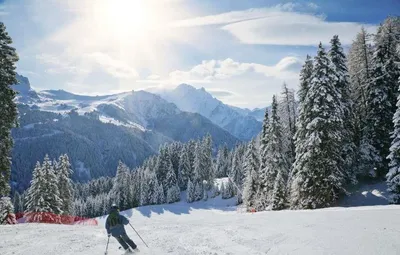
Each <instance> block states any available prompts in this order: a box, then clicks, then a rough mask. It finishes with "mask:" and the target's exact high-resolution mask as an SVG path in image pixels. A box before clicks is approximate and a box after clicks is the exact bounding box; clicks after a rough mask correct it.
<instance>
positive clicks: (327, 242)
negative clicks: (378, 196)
mask: <svg viewBox="0 0 400 255" xmlns="http://www.w3.org/2000/svg"><path fill="white" fill-rule="evenodd" d="M233 202H234V201H233V200H232V199H231V200H221V199H220V198H216V199H213V200H209V201H207V202H203V201H201V202H196V203H193V204H191V205H187V204H185V203H182V202H180V203H177V204H172V205H160V206H148V207H143V208H139V209H133V210H129V211H126V212H123V213H124V214H125V215H126V216H128V217H129V218H130V220H131V223H132V224H133V226H134V227H135V228H136V230H137V231H138V232H139V233H140V234H141V235H142V237H143V238H144V239H145V241H146V242H147V243H148V245H149V246H150V249H147V248H146V247H145V246H144V245H143V243H142V242H141V241H140V239H139V238H138V237H137V236H136V234H135V232H134V231H133V230H132V229H130V228H129V227H127V233H128V234H129V236H131V238H132V239H133V240H134V241H135V242H136V243H137V244H138V245H139V247H140V249H141V251H142V252H141V253H140V254H154V255H159V254H178V255H181V254H182V255H183V254H188V255H189V254H190V255H192V254H202V255H204V254H212V255H220V254H252V255H253V254H254V255H255V254H307V255H309V254H340V255H344V254H352V255H353V254H362V255H366V254H371V255H377V254H384V255H391V254H393V255H394V254H400V242H399V240H400V230H399V226H400V217H399V215H400V206H394V205H391V206H389V205H387V206H368V207H354V208H328V209H322V210H314V211H281V212H261V213H254V214H251V213H238V212H237V211H236V209H235V207H232V206H229V205H230V204H233ZM104 219H105V218H104V217H103V218H99V225H98V226H85V225H75V226H65V225H47V224H19V225H14V226H0V254H2V255H11V254H12V255H18V254H21V255H22V254H23V255H26V254H32V255H33V254H42V255H61V254H71V255H72V254H73V255H78V254H104V251H105V247H106V242H107V236H106V232H105V229H104V227H103V224H104ZM118 247H119V245H118V243H117V242H116V241H115V239H111V240H110V244H109V253H108V254H110V255H114V254H122V252H121V251H120V250H118Z"/></svg>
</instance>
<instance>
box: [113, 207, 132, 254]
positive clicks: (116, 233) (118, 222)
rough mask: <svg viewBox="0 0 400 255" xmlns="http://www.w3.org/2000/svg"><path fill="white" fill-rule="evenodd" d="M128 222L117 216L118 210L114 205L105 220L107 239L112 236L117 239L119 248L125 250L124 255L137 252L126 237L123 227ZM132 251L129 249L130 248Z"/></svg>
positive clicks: (124, 218) (123, 217)
mask: <svg viewBox="0 0 400 255" xmlns="http://www.w3.org/2000/svg"><path fill="white" fill-rule="evenodd" d="M128 224H129V220H128V219H127V218H126V217H125V216H123V215H121V214H119V208H118V206H117V205H116V204H113V205H112V206H111V210H110V214H109V215H108V217H107V220H106V230H107V234H108V237H109V238H110V236H111V235H112V236H113V237H115V238H116V239H117V241H118V242H119V243H120V244H121V246H122V247H123V248H124V249H125V252H126V253H133V251H136V252H139V249H138V248H137V246H136V244H135V243H134V242H133V241H132V240H131V239H130V238H129V237H128V235H127V234H126V232H125V227H124V225H128ZM128 244H129V246H130V247H131V248H132V250H131V249H130V247H129V246H128Z"/></svg>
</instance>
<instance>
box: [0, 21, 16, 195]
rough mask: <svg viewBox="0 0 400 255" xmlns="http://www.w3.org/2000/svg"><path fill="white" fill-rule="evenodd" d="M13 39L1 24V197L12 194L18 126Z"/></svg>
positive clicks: (1, 23)
mask: <svg viewBox="0 0 400 255" xmlns="http://www.w3.org/2000/svg"><path fill="white" fill-rule="evenodd" d="M11 44H12V39H11V37H10V36H9V35H8V33H7V31H6V27H5V25H4V23H3V22H0V63H1V65H0V116H1V117H0V197H7V196H9V193H10V184H9V182H10V176H11V159H10V153H11V148H12V146H13V140H12V137H11V129H12V128H13V127H15V126H17V115H18V113H17V106H16V104H15V100H14V99H15V97H16V92H15V91H14V90H13V89H12V88H11V85H13V84H16V83H17V79H16V72H15V68H16V66H15V63H16V62H17V61H18V55H17V53H16V51H15V49H14V48H13V47H11V46H10V45H11Z"/></svg>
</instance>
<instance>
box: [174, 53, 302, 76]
mask: <svg viewBox="0 0 400 255" xmlns="http://www.w3.org/2000/svg"><path fill="white" fill-rule="evenodd" d="M301 65H302V61H301V60H300V59H299V58H297V57H285V58H283V59H281V60H280V61H279V62H278V63H277V64H276V65H274V66H267V65H262V64H256V63H241V62H236V61H234V60H233V59H231V58H227V59H225V60H204V61H202V63H201V64H199V65H196V66H194V67H192V68H191V69H190V70H188V71H182V70H176V71H173V72H171V73H170V74H169V77H170V78H171V80H173V81H180V82H187V81H190V80H203V81H212V80H224V79H228V78H231V77H234V76H240V75H246V74H249V73H258V74H261V75H263V76H266V77H282V76H286V77H287V76H294V75H297V73H298V71H299V70H300V68H301Z"/></svg>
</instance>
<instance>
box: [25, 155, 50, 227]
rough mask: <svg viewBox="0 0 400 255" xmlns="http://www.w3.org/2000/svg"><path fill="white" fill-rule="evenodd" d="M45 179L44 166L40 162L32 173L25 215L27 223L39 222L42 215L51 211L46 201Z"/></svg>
mask: <svg viewBox="0 0 400 255" xmlns="http://www.w3.org/2000/svg"><path fill="white" fill-rule="evenodd" d="M45 181H46V180H45V177H44V173H43V170H42V166H41V165H40V163H39V162H37V163H36V167H35V169H34V170H33V173H32V181H31V186H30V187H29V189H28V192H27V196H26V206H25V207H26V210H25V215H26V217H27V221H28V222H30V221H34V222H35V221H38V220H41V219H42V215H41V214H42V213H44V212H49V211H50V205H49V202H48V201H47V200H46V198H45V195H46V192H47V191H46V190H45V189H44V187H45Z"/></svg>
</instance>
